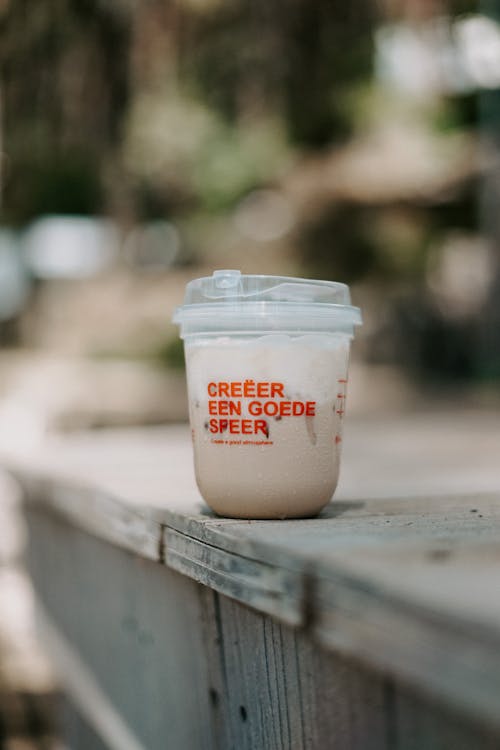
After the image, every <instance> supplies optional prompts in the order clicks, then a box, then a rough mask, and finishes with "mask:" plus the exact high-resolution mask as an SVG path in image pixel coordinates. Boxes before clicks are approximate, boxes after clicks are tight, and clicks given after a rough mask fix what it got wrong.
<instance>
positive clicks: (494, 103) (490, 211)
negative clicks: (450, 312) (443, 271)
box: [479, 0, 500, 378]
mask: <svg viewBox="0 0 500 750" xmlns="http://www.w3.org/2000/svg"><path fill="white" fill-rule="evenodd" d="M481 10H482V12H483V13H484V14H485V15H487V16H489V17H490V18H494V19H495V20H496V21H497V22H500V0H482V3H481ZM479 111H480V129H481V133H482V139H483V141H484V143H485V145H486V146H487V148H488V149H490V150H491V151H492V153H493V155H494V157H493V159H492V160H491V165H490V166H489V168H488V169H487V171H486V174H485V177H484V180H483V186H482V190H481V195H480V203H479V216H480V223H481V229H482V231H483V232H484V234H485V235H486V236H487V237H488V238H489V240H490V242H491V246H492V252H493V271H492V273H493V278H492V281H491V286H490V291H489V294H488V298H487V300H486V302H485V305H484V308H483V311H482V315H481V320H480V329H479V359H480V368H481V373H482V375H483V377H486V378H488V377H498V376H499V375H500V89H493V90H489V89H483V91H482V92H481V95H480V107H479Z"/></svg>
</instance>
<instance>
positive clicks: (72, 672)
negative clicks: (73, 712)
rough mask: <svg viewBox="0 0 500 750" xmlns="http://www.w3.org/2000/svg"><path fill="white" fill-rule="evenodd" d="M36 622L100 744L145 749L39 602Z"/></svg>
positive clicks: (66, 686) (114, 749)
mask: <svg viewBox="0 0 500 750" xmlns="http://www.w3.org/2000/svg"><path fill="white" fill-rule="evenodd" d="M37 625H38V630H39V633H40V637H41V639H42V641H43V644H44V646H45V648H46V649H47V653H48V655H49V656H50V657H51V659H52V661H53V663H54V664H56V665H57V669H58V675H59V679H60V681H61V684H62V685H63V687H64V689H65V690H66V692H67V694H68V695H69V696H71V698H72V700H73V702H74V703H75V704H76V705H77V706H78V707H79V710H80V713H81V714H82V716H83V717H84V718H85V719H86V721H87V723H89V724H90V725H91V726H92V727H93V728H94V730H95V731H96V732H97V734H98V736H99V738H100V739H101V741H102V744H103V747H105V748H109V750H146V748H145V745H143V744H142V743H141V742H140V741H139V740H138V738H137V737H136V736H135V734H134V731H133V729H132V728H131V727H129V726H128V725H127V723H126V719H125V717H123V716H121V715H120V714H119V713H118V711H117V710H116V708H115V707H114V706H113V705H112V703H111V702H110V700H109V698H108V697H107V695H106V694H105V693H104V691H103V690H102V688H101V687H100V685H99V683H98V682H97V680H96V679H95V677H94V675H93V674H92V672H91V671H90V670H89V669H88V667H87V666H86V665H85V664H84V663H83V662H82V660H81V659H80V657H79V655H78V652H77V651H75V649H74V648H73V646H72V645H71V644H70V643H69V641H68V640H67V639H66V638H65V637H64V636H63V635H62V634H61V633H60V632H59V631H58V629H57V627H56V626H55V625H54V624H53V622H51V618H50V616H49V615H48V614H47V613H46V612H45V610H44V607H43V606H42V605H41V604H40V603H39V604H38V607H37Z"/></svg>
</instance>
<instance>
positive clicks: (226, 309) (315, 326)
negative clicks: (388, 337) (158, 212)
mask: <svg viewBox="0 0 500 750" xmlns="http://www.w3.org/2000/svg"><path fill="white" fill-rule="evenodd" d="M173 320H174V323H177V324H178V325H179V326H180V328H181V336H182V337H185V336H189V335H196V334H202V335H204V336H205V335H210V334H212V333H213V334H216V335H219V336H220V335H223V334H227V335H236V334H238V333H240V334H252V333H253V332H255V333H265V332H270V333H275V332H278V331H279V332H287V333H293V334H300V333H303V332H337V331H338V332H345V333H350V334H351V335H352V332H353V326H356V325H361V322H362V321H361V312H360V310H359V308H358V307H353V306H352V305H351V296H350V293H349V287H348V286H347V285H346V284H341V283H338V282H336V281H316V280H311V279H296V278H292V277H289V276H254V275H243V274H242V273H241V272H240V271H234V270H224V271H215V272H214V274H213V275H212V276H206V277H204V278H201V279H194V281H190V282H189V284H188V285H187V286H186V293H185V296H184V304H183V305H182V306H181V307H178V308H177V309H176V311H175V314H174V318H173Z"/></svg>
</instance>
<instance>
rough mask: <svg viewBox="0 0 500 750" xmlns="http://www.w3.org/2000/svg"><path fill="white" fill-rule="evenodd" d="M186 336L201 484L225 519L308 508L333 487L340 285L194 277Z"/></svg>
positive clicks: (355, 321) (349, 327)
mask: <svg viewBox="0 0 500 750" xmlns="http://www.w3.org/2000/svg"><path fill="white" fill-rule="evenodd" d="M174 322H176V323H177V324H178V325H179V326H180V335H181V337H182V338H183V339H184V348H185V354H186V371H187V382H188V398H189V415H190V422H191V430H192V439H193V448H194V465H195V474H196V481H197V484H198V487H199V490H200V492H201V494H202V496H203V498H204V500H205V501H206V502H207V503H208V505H209V506H210V507H211V508H212V509H213V510H214V511H215V512H216V513H218V514H220V515H222V516H228V517H232V518H304V517H308V516H314V515H316V514H317V513H319V511H320V510H321V508H323V506H324V505H326V503H328V502H329V500H330V499H331V497H332V495H333V493H334V491H335V488H336V486H337V481H338V475H339V463H340V449H341V444H342V420H343V417H344V412H345V399H346V386H347V368H348V360H349V349H350V343H351V339H352V337H353V330H354V326H356V325H360V324H361V314H360V311H359V309H358V308H356V307H352V306H351V304H350V295H349V288H348V287H347V286H346V285H345V284H339V283H336V282H330V281H310V280H307V279H295V278H287V277H278V276H244V275H242V274H241V273H240V272H239V271H232V270H227V271H215V273H214V274H213V276H211V277H206V278H201V279H196V280H194V281H191V282H190V283H189V284H188V285H187V287H186V295H185V300H184V305H182V306H181V307H179V308H177V310H176V312H175V315H174Z"/></svg>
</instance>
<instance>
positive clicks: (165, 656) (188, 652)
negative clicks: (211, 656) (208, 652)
mask: <svg viewBox="0 0 500 750" xmlns="http://www.w3.org/2000/svg"><path fill="white" fill-rule="evenodd" d="M28 520H29V526H30V530H31V534H30V545H29V550H30V551H29V556H30V572H31V574H32V576H33V579H34V583H35V588H36V591H37V596H38V597H40V599H41V600H42V603H43V605H44V607H45V609H46V610H47V612H48V613H49V615H50V617H51V619H52V621H53V622H54V624H55V625H56V626H57V628H58V629H60V631H61V633H62V635H63V636H65V638H66V640H67V641H68V642H69V643H71V645H72V647H73V649H74V650H75V651H76V652H77V653H78V654H79V657H80V659H81V660H82V662H84V664H85V665H86V666H87V667H88V669H89V670H90V671H91V672H92V673H93V675H94V676H95V678H96V680H97V682H98V683H99V685H100V687H101V688H102V690H103V691H104V693H105V694H106V696H107V697H108V698H109V701H110V703H111V704H112V705H113V706H114V708H115V709H116V710H117V711H118V712H119V713H120V714H121V716H122V717H123V719H124V720H125V721H126V722H127V724H128V726H129V727H130V728H133V731H134V733H135V734H136V735H137V736H138V738H139V739H140V740H141V742H142V743H143V744H144V746H145V747H147V748H148V750H160V749H161V750H164V748H165V747H172V748H177V747H178V748H182V750H214V746H213V744H212V728H211V716H210V708H209V702H208V678H207V672H206V659H205V654H204V645H203V641H202V629H201V610H200V599H199V590H198V589H199V585H198V584H196V583H194V582H193V581H191V580H190V579H187V578H185V577H183V576H180V575H179V574H177V573H175V572H173V571H170V570H168V569H167V568H165V566H163V565H161V564H159V563H153V562H151V561H149V560H145V559H143V558H141V557H138V556H136V555H133V554H131V553H130V552H127V551H124V550H122V549H120V548H118V547H115V546H113V545H110V544H109V543H106V542H103V541H101V540H99V539H96V538H95V537H93V536H91V535H89V534H88V533H86V532H82V531H80V530H78V529H76V528H75V527H73V526H71V525H69V524H66V523H64V521H61V520H60V519H59V518H58V517H56V516H51V515H50V514H47V513H44V512H39V511H36V510H31V511H30V512H29V513H28Z"/></svg>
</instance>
